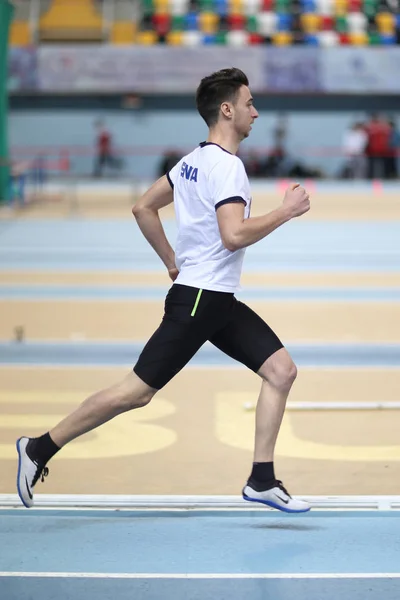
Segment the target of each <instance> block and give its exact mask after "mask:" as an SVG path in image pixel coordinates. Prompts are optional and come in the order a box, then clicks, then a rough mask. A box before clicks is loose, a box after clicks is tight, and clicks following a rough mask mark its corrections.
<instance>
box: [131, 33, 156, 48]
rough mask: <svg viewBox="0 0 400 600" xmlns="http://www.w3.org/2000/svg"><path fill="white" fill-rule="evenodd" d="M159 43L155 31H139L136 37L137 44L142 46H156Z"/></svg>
mask: <svg viewBox="0 0 400 600" xmlns="http://www.w3.org/2000/svg"><path fill="white" fill-rule="evenodd" d="M157 41H158V37H157V34H156V32H155V31H139V32H138V34H137V36H136V43H137V44H139V45H140V46H154V44H157Z"/></svg>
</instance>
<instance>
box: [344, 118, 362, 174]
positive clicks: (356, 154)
mask: <svg viewBox="0 0 400 600" xmlns="http://www.w3.org/2000/svg"><path fill="white" fill-rule="evenodd" d="M367 143H368V135H367V132H366V131H365V129H364V125H363V124H362V123H354V125H352V126H351V127H350V129H348V130H347V131H346V132H345V134H344V137H343V153H344V155H345V157H346V165H345V173H346V176H347V177H349V178H350V179H364V178H365V176H366V159H365V149H366V147H367Z"/></svg>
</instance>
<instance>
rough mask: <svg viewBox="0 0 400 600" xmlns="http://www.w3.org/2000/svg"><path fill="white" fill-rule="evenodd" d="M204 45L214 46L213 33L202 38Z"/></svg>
mask: <svg viewBox="0 0 400 600" xmlns="http://www.w3.org/2000/svg"><path fill="white" fill-rule="evenodd" d="M203 44H204V45H213V44H215V35H214V34H213V33H206V34H205V35H204V37H203Z"/></svg>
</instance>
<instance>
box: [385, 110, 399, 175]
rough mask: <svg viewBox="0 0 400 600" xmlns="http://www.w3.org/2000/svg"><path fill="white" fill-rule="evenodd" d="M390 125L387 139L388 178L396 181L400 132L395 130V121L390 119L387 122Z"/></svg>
mask: <svg viewBox="0 0 400 600" xmlns="http://www.w3.org/2000/svg"><path fill="white" fill-rule="evenodd" d="M389 125H390V129H391V132H390V138H389V148H390V156H389V161H388V162H389V167H388V170H389V177H390V179H397V177H398V176H399V159H400V131H399V130H398V129H397V126H396V123H395V121H393V120H392V119H391V120H390V121H389Z"/></svg>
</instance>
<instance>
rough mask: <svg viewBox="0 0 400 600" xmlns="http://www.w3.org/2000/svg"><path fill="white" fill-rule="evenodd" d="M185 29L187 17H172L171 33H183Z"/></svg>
mask: <svg viewBox="0 0 400 600" xmlns="http://www.w3.org/2000/svg"><path fill="white" fill-rule="evenodd" d="M184 29H185V17H183V16H175V17H172V21H171V31H183V30H184Z"/></svg>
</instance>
